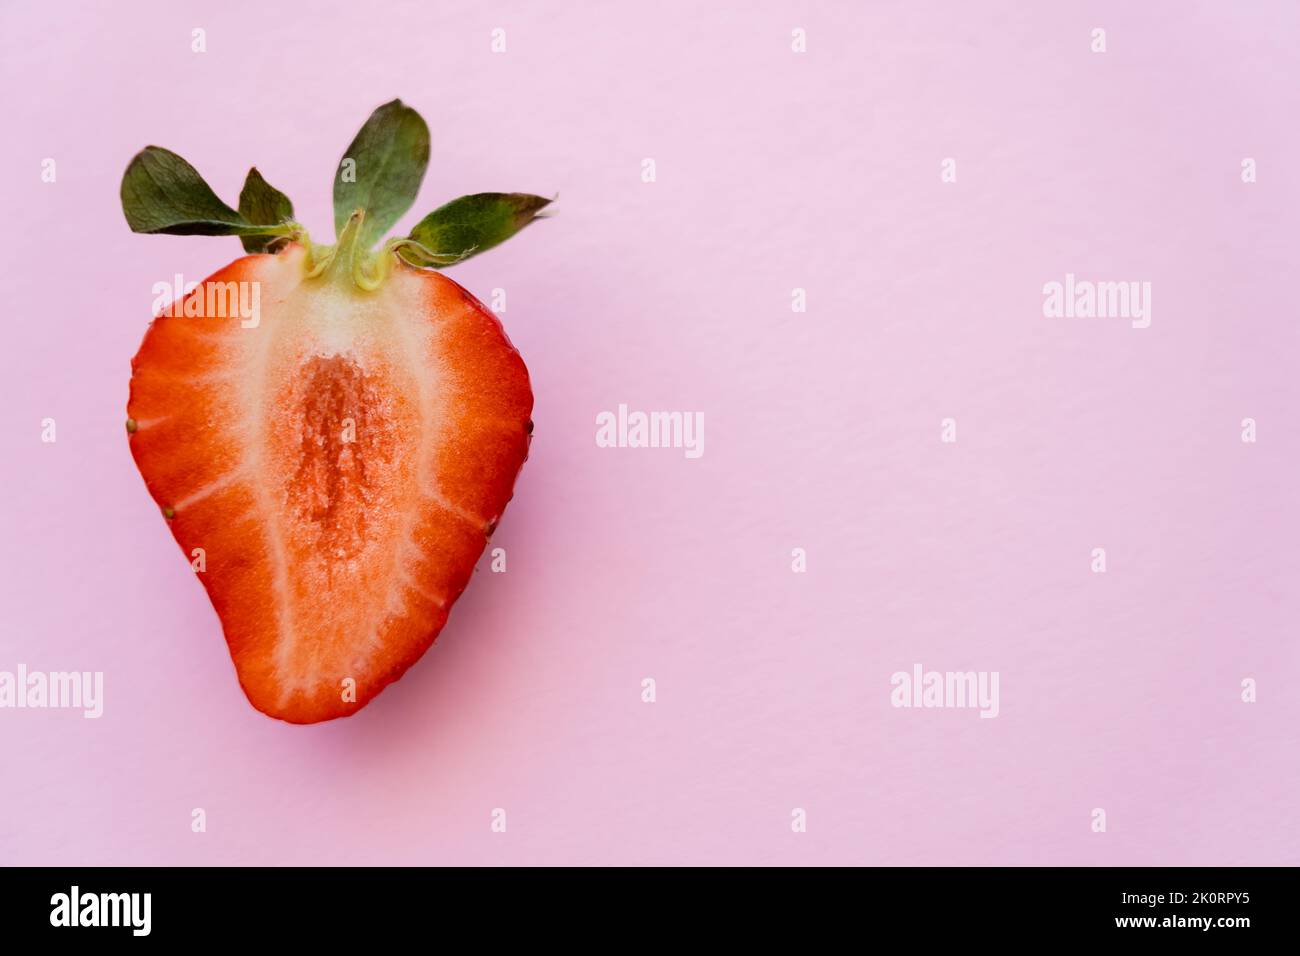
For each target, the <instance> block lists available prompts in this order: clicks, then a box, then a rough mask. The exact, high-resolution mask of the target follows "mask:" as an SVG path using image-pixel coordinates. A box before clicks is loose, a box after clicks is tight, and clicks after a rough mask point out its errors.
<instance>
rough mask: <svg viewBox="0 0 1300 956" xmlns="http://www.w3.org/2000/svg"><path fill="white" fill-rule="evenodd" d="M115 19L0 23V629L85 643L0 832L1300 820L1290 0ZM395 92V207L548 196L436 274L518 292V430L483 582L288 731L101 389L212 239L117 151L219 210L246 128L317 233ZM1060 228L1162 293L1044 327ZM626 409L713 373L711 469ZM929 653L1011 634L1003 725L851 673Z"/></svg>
mask: <svg viewBox="0 0 1300 956" xmlns="http://www.w3.org/2000/svg"><path fill="white" fill-rule="evenodd" d="M125 9H126V8H125V7H123V6H119V5H91V4H80V5H79V4H69V3H58V2H52V3H43V4H36V3H27V4H15V3H6V4H5V5H4V7H3V10H2V12H0V88H3V90H4V94H3V95H4V113H5V137H4V138H5V147H4V149H3V150H0V173H2V175H3V181H4V183H5V184H6V189H5V206H6V216H5V220H6V221H5V229H4V230H3V237H2V238H0V245H2V246H3V249H2V251H3V257H4V262H5V266H4V270H3V278H2V279H0V281H2V282H3V292H4V302H5V306H6V313H7V321H6V323H5V333H4V334H5V346H6V347H5V348H4V349H3V351H0V363H3V374H0V390H2V398H3V401H2V402H0V416H3V419H2V424H3V428H4V434H5V435H6V436H8V440H7V441H6V442H5V443H4V444H3V446H2V447H3V452H0V454H3V459H4V473H5V476H6V481H5V489H4V494H3V496H2V497H0V522H2V527H0V530H2V532H3V546H4V554H3V567H2V568H0V598H2V601H3V611H4V614H3V628H2V629H0V669H6V670H12V669H14V668H15V667H16V665H17V664H18V663H20V662H22V663H25V664H26V665H27V666H28V667H29V668H32V669H40V670H46V671H51V670H65V669H72V670H102V671H104V672H105V685H106V686H105V713H104V716H103V717H102V718H101V719H100V720H98V721H93V720H85V719H83V718H82V717H81V716H80V714H79V713H72V712H63V711H14V710H4V711H0V766H2V767H3V771H2V773H3V777H2V780H0V860H2V861H3V862H10V863H76V864H108V863H130V864H137V863H138V864H143V863H196V864H198V863H218V864H234V863H252V864H280V863H321V864H379V863H403V864H416V863H471V864H491V863H510V864H523V863H706V862H713V863H737V864H755V863H792V864H803V863H864V864H866V863H870V864H934V863H953V864H975V863H983V864H1032V863H1047V864H1058V863H1060V864H1063V863H1077V864H1106V863H1122V864H1265V863H1272V864H1281V863H1291V864H1294V863H1297V862H1300V828H1298V826H1297V823H1296V815H1295V806H1296V796H1297V794H1296V789H1297V784H1298V783H1300V770H1298V766H1297V761H1298V759H1300V746H1298V744H1300V733H1298V731H1297V728H1298V727H1300V723H1298V719H1300V703H1297V693H1296V688H1297V686H1298V685H1300V656H1298V655H1297V650H1296V617H1297V610H1300V597H1298V596H1297V595H1298V593H1300V592H1298V591H1297V587H1296V581H1297V575H1298V574H1300V553H1298V551H1297V538H1296V531H1297V519H1300V507H1298V506H1297V504H1296V473H1297V464H1298V462H1300V428H1298V427H1297V409H1298V408H1300V376H1297V350H1298V349H1300V332H1297V328H1298V325H1297V315H1296V301H1295V296H1294V295H1293V292H1294V277H1295V274H1296V270H1295V261H1296V247H1297V233H1296V212H1297V202H1298V200H1300V185H1298V180H1297V177H1296V170H1297V168H1298V167H1297V164H1298V163H1300V155H1297V150H1298V149H1300V126H1297V123H1296V117H1297V116H1300V83H1298V82H1297V81H1298V80H1300V75H1298V73H1300V67H1298V66H1297V63H1296V59H1295V55H1294V53H1295V51H1294V43H1295V37H1296V35H1297V30H1298V28H1300V23H1298V22H1297V20H1298V19H1300V14H1298V13H1297V8H1296V7H1295V5H1294V4H1290V3H1258V4H1249V5H1247V4H1238V3H1228V2H1224V3H1215V4H1209V3H1202V4H1192V3H1183V2H1168V3H1144V4H1140V5H1138V4H1130V3H1094V2H1089V3H1073V4H1050V5H1049V4H1027V3H1004V4H978V5H977V4H967V3H956V2H953V3H942V4H941V3H906V4H905V3H889V4H850V3H847V2H845V3H839V4H820V3H819V4H814V3H806V2H805V3H800V2H784V3H749V2H746V3H740V2H718V3H712V4H694V3H682V2H666V0H659V2H655V3H652V4H636V5H632V4H628V5H621V6H620V9H617V10H616V9H615V8H614V6H613V5H612V4H596V3H587V4H576V3H575V4H557V3H546V4H542V3H535V2H518V3H493V4H474V5H470V4H454V5H453V4H443V3H427V2H390V3H386V4H383V5H369V6H368V7H367V5H366V4H359V3H354V2H348V3H339V4H328V3H318V4H313V5H312V6H311V9H310V10H308V9H307V8H305V7H301V6H290V5H278V4H277V5H271V4H264V3H221V4H211V5H207V6H206V7H205V6H198V5H189V4H185V3H176V2H170V0H169V2H153V3H139V4H132V5H130V9H131V11H132V12H131V13H129V14H127V13H125V12H119V11H123V10H125ZM498 26H499V27H503V28H504V29H505V30H506V31H507V39H508V52H507V53H506V54H504V55H493V54H492V53H491V52H490V49H489V43H490V31H491V30H492V28H493V27H498ZM194 27H203V28H205V29H206V30H207V42H208V52H207V53H206V54H202V55H196V54H193V53H191V51H190V31H191V29H192V28H194ZM794 27H803V28H805V29H806V30H807V31H808V52H807V53H806V54H805V55H795V54H793V53H792V52H791V50H790V32H791V30H792V28H794ZM1093 27H1104V28H1105V29H1106V31H1107V40H1108V47H1109V50H1108V52H1107V53H1105V54H1104V55H1096V54H1093V53H1091V52H1090V51H1089V41H1090V31H1091V29H1092V28H1093ZM394 96H400V97H401V98H403V99H404V100H405V101H406V102H408V103H410V104H411V105H413V106H415V107H416V108H417V109H419V110H420V111H421V112H422V113H423V115H424V116H425V117H426V119H428V121H429V124H430V126H431V127H432V129H433V143H434V146H433V162H432V165H431V168H430V174H429V176H428V177H427V179H426V182H425V187H424V190H423V192H422V194H421V198H420V200H419V202H418V203H417V205H416V207H415V208H414V209H413V210H412V211H411V213H410V214H409V215H408V216H407V217H406V218H405V219H404V220H403V222H402V223H401V225H402V226H404V227H408V226H409V225H411V224H413V223H414V222H415V221H416V219H417V218H418V217H419V216H421V215H423V214H424V213H425V212H427V211H428V210H430V209H432V208H433V207H434V206H436V205H438V204H440V203H441V202H443V201H445V200H446V199H449V198H451V197H454V196H457V195H460V194H462V193H468V192H477V191H484V190H521V191H531V192H539V193H547V194H549V193H552V192H558V193H559V194H560V201H559V203H558V204H557V208H558V214H557V215H556V216H555V217H554V218H553V219H551V220H550V221H549V222H545V223H542V224H539V225H537V226H534V227H532V228H530V229H529V230H528V231H526V232H525V233H524V234H523V235H521V236H520V237H518V238H516V239H515V240H513V241H511V242H510V243H509V244H508V245H507V246H505V247H503V248H501V249H499V250H496V251H494V252H492V253H490V254H488V255H485V256H483V257H481V258H479V259H475V260H474V261H473V262H471V263H468V264H465V265H463V266H460V267H458V268H456V269H454V270H452V271H451V273H450V274H451V275H452V276H453V277H454V278H456V279H457V280H458V281H460V282H461V283H463V284H464V285H466V286H467V287H468V288H469V289H470V290H471V291H473V292H475V293H476V294H478V295H479V296H480V297H481V298H484V299H485V300H486V299H487V298H488V297H489V295H490V293H491V290H492V289H493V288H494V287H497V286H501V287H504V288H506V289H507V290H508V297H509V298H508V311H507V313H506V314H505V315H504V316H503V317H502V318H503V320H504V323H505V325H506V328H507V330H508V332H509V334H510V336H511V337H512V339H513V341H514V343H515V345H516V346H518V348H519V349H520V351H521V352H522V353H523V355H524V357H525V359H526V360H527V362H528V365H529V368H530V370H531V373H532V376H533V382H534V387H535V390H536V395H537V409H536V414H535V418H536V422H537V433H536V438H535V441H534V443H533V454H532V457H531V459H530V460H529V462H528V464H527V466H526V467H525V468H524V471H523V475H522V478H521V481H520V484H519V486H518V489H517V494H516V498H515V501H514V503H513V504H512V505H511V507H510V509H509V511H508V512H507V514H506V516H505V519H504V521H503V523H502V526H501V528H500V530H499V532H498V533H497V536H496V538H495V539H494V544H497V545H500V546H504V547H505V548H506V549H507V551H508V554H509V571H508V573H506V574H492V573H490V572H489V571H488V568H487V562H486V560H485V561H484V562H482V563H481V565H480V571H479V573H478V574H477V575H476V577H475V581H474V583H473V584H472V585H471V586H470V589H469V591H468V592H467V593H466V595H465V597H464V598H463V599H462V600H461V602H460V603H459V604H458V605H457V608H456V610H455V612H454V613H453V614H452V618H451V623H450V624H449V626H448V628H447V630H446V631H444V633H443V636H442V638H441V639H440V640H439V642H438V644H437V645H436V646H435V649H434V650H432V651H430V652H429V654H428V655H427V656H426V658H425V659H424V660H423V661H421V662H420V663H419V664H418V665H417V666H416V667H415V668H414V669H413V670H412V671H411V672H410V673H409V674H408V675H407V676H406V677H405V678H404V679H403V680H402V681H401V682H400V683H398V684H396V685H394V686H393V687H391V688H390V689H389V690H387V691H386V692H385V693H384V694H382V695H381V696H380V697H379V699H377V700H376V701H375V702H374V703H373V704H372V705H370V706H369V707H368V708H366V709H365V710H364V711H362V712H361V713H360V714H358V715H357V716H356V717H353V718H351V719H348V720H344V721H338V722H334V723H331V724H326V725H319V726H314V727H293V726H288V725H284V724H281V723H278V722H275V721H272V720H270V719H268V718H266V717H263V716H261V715H260V714H258V713H256V712H255V711H254V710H253V709H252V708H251V707H250V706H249V705H248V704H247V702H246V701H245V700H244V697H243V695H242V693H241V692H240V690H239V688H238V686H237V684H236V682H235V679H234V673H233V668H232V667H231V664H230V660H229V657H228V655H227V652H226V648H225V644H224V642H223V640H222V638H221V632H220V629H219V625H218V621H217V619H216V616H215V614H214V613H213V611H212V609H211V607H210V605H209V604H208V601H207V598H206V597H205V596H204V593H203V591H202V589H201V588H200V587H199V585H198V584H197V583H196V582H195V581H194V580H193V574H192V572H191V571H190V569H189V567H188V565H187V563H186V561H185V560H184V558H183V556H182V555H181V554H180V553H179V552H178V550H177V547H176V545H175V544H174V542H173V541H172V539H171V536H170V535H169V534H168V533H167V530H166V528H165V527H164V524H163V521H162V519H161V518H160V517H159V516H158V514H157V511H156V509H155V508H154V506H153V504H152V503H151V501H150V499H149V497H148V495H147V494H146V492H145V489H144V486H143V483H142V482H141V480H140V478H139V476H138V475H137V473H136V471H135V468H134V465H133V463H132V461H131V458H130V455H129V453H128V449H127V443H126V437H125V434H124V433H123V428H122V422H123V418H124V408H125V403H126V392H127V381H128V375H129V366H128V362H129V359H130V357H131V356H132V355H133V354H134V352H135V350H136V348H137V346H138V344H139V341H140V338H141V336H142V335H143V333H144V330H145V326H146V323H147V321H148V319H149V315H150V304H151V301H152V298H153V295H152V286H153V284H154V283H155V282H158V281H168V280H170V278H171V276H172V274H173V273H175V272H181V273H183V274H185V275H186V277H187V278H190V279H194V280H198V279H201V278H203V277H204V276H206V275H207V274H209V273H211V272H213V271H215V269H217V268H218V267H220V266H222V265H224V264H225V263H226V262H228V261H229V260H231V259H233V258H234V257H235V256H236V255H237V254H238V244H237V242H236V241H235V240H234V239H221V238H193V239H186V238H170V237H142V236H135V235H132V234H131V233H129V232H128V231H127V228H126V226H125V224H124V222H123V220H122V216H121V212H120V209H119V205H118V193H117V191H118V182H119V178H120V176H121V172H122V170H123V168H124V167H125V164H126V162H127V160H128V159H129V158H130V156H131V155H132V154H133V153H134V152H135V151H136V150H137V149H139V148H140V147H141V146H143V145H145V144H147V143H157V144H159V145H164V146H167V147H169V148H171V149H174V150H176V151H178V152H180V153H181V154H182V155H184V156H186V157H187V158H188V159H189V160H191V161H192V162H193V163H194V164H195V165H196V166H198V167H199V169H200V170H201V171H202V172H203V173H204V174H205V175H206V177H207V178H208V180H209V181H210V182H211V183H212V185H213V186H214V188H215V189H216V190H217V191H218V192H219V193H220V194H221V195H223V196H224V197H225V198H226V199H227V200H228V201H234V199H235V198H236V196H237V194H238V190H239V185H240V183H241V181H242V178H243V175H244V173H245V171H246V170H247V168H248V166H249V165H251V164H253V163H256V164H257V165H258V166H259V168H260V169H261V170H262V171H263V173H264V174H265V175H266V177H267V178H268V179H269V180H270V181H271V182H272V183H274V184H275V185H277V186H279V187H280V188H282V189H283V190H285V191H286V192H287V193H288V194H289V195H290V196H292V197H293V199H294V202H295V204H296V206H297V209H298V211H299V213H300V216H301V218H302V219H303V220H304V221H305V223H306V224H307V225H308V227H309V228H311V230H312V231H313V233H314V234H317V235H318V236H319V237H320V238H322V239H324V238H325V236H326V234H327V233H328V231H329V228H330V223H331V218H330V207H329V196H330V183H331V177H332V174H333V169H334V164H335V163H336V161H337V160H338V158H339V156H340V155H341V153H342V151H343V148H344V147H345V146H346V144H347V143H348V141H349V139H350V138H351V136H352V135H353V133H354V132H355V130H356V128H357V127H358V126H359V125H360V123H361V122H362V120H363V119H364V118H365V116H366V115H367V114H368V113H369V111H370V110H371V109H372V108H374V107H375V106H377V105H378V104H379V103H381V102H384V101H386V100H388V99H390V98H392V97H394ZM949 156H951V157H953V158H955V159H956V160H957V164H958V181H957V182H956V183H955V184H947V185H945V184H943V183H941V182H940V179H939V163H940V161H941V160H942V159H943V158H944V157H949ZM1248 156H1249V157H1254V158H1255V159H1256V160H1257V162H1258V168H1259V182H1258V183H1256V184H1253V185H1245V184H1243V183H1242V182H1241V180H1240V175H1239V170H1240V163H1241V160H1242V158H1243V157H1248ZM46 157H52V158H54V159H56V161H57V163H58V181H57V182H56V183H54V184H46V183H42V182H41V181H40V163H41V160H42V159H44V158H46ZM645 157H652V158H654V159H655V160H656V163H657V168H658V181H657V182H655V183H653V184H645V183H642V182H641V178H640V169H641V166H640V164H641V160H642V159H643V158H645ZM1067 272H1074V273H1076V274H1077V275H1079V276H1080V277H1081V278H1090V279H1116V280H1139V281H1140V280H1146V281H1150V282H1152V283H1153V305H1154V314H1153V323H1152V326H1151V328H1149V329H1146V330H1136V329H1133V328H1131V327H1130V326H1129V323H1128V322H1127V321H1125V320H1122V319H1108V320H1102V319H1095V320H1086V319H1048V318H1044V316H1043V314H1042V294H1041V289H1042V286H1043V284H1044V283H1045V282H1049V281H1053V280H1057V281H1059V280H1062V279H1063V278H1064V275H1065V273H1067ZM796 286H797V287H803V288H806V289H807V295H808V311H807V312H806V313H804V314H796V313H793V312H792V311H791V308H790V296H791V289H792V288H794V287H796ZM620 402H626V403H628V404H629V405H630V406H631V407H633V408H636V409H645V410H653V409H672V410H689V411H702V412H703V413H704V416H705V454H704V457H703V458H701V459H699V460H697V461H688V460H686V459H685V458H684V457H683V455H682V454H681V452H679V451H671V450H663V451H651V450H625V449H600V448H597V447H596V445H595V441H594V435H595V425H594V422H595V415H596V414H597V413H598V412H600V411H602V410H606V409H614V408H616V407H617V405H618V404H619V403H620ZM47 416H48V417H53V418H55V419H56V420H57V423H58V441H57V443H56V444H53V445H50V444H42V443H41V441H40V422H41V419H42V418H45V417H47ZM1248 416H1249V417H1253V418H1255V419H1257V421H1258V422H1259V441H1258V443H1257V444H1255V445H1248V444H1243V443H1242V442H1241V440H1240V422H1241V419H1242V418H1244V417H1248ZM945 417H953V418H955V419H956V420H957V422H958V435H959V441H958V442H957V444H955V445H944V444H941V443H940V442H939V440H938V439H939V422H940V420H941V419H942V418H945ZM795 547H803V548H805V549H807V552H808V572H807V573H806V574H803V575H798V574H793V573H791V570H790V552H791V549H792V548H795ZM1094 547H1105V548H1106V549H1107V554H1108V560H1109V566H1110V570H1109V572H1108V573H1107V574H1105V575H1095V574H1092V573H1091V572H1090V570H1089V561H1090V552H1091V550H1092V549H1093V548H1094ZM917 662H919V663H921V664H923V665H924V666H925V667H926V668H929V669H938V670H966V669H973V670H996V671H998V672H1000V674H1001V716H999V717H998V718H997V719H996V720H981V719H979V718H978V716H977V715H976V713H975V712H974V711H969V710H946V711H938V710H932V711H916V710H897V709H894V708H892V707H891V706H890V705H889V690H890V687H889V678H890V675H891V674H892V673H893V672H894V671H896V670H908V669H910V668H911V666H912V664H913V663H917ZM644 677H653V678H655V680H656V681H657V683H658V702H657V703H655V704H653V705H648V704H643V703H642V702H641V698H640V682H641V680H642V678H644ZM1245 677H1253V678H1255V679H1256V680H1257V681H1258V683H1259V702H1258V703H1256V704H1254V705H1247V704H1244V703H1242V702H1241V701H1240V700H1239V694H1240V689H1239V685H1240V681H1241V680H1242V679H1243V678H1245ZM194 807H202V808H204V809H205V810H206V812H207V817H208V832H206V833H202V834H195V833H192V832H191V830H190V811H191V809H192V808H194ZM495 807H502V808H505V809H506V811H507V814H508V830H507V832H506V833H504V834H494V833H492V832H491V830H490V815H491V813H492V810H493V808H495ZM795 807H802V808H804V809H806V810H807V813H808V832H807V833H804V834H796V833H793V832H791V827H790V813H791V810H792V808H795ZM1094 807H1102V808H1105V810H1106V811H1107V814H1108V824H1109V829H1108V832H1106V833H1104V834H1095V833H1093V832H1091V829H1090V816H1089V814H1090V812H1091V810H1092V808H1094Z"/></svg>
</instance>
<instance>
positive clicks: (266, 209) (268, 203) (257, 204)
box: [239, 166, 293, 252]
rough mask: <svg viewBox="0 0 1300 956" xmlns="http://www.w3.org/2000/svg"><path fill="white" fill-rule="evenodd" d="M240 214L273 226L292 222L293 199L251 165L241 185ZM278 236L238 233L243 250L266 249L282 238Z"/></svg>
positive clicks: (256, 221)
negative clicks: (242, 185) (243, 234)
mask: <svg viewBox="0 0 1300 956" xmlns="http://www.w3.org/2000/svg"><path fill="white" fill-rule="evenodd" d="M239 214H240V215H241V216H243V217H244V218H245V219H247V220H248V221H249V222H251V223H254V224H257V225H267V226H275V225H280V224H282V223H289V222H293V203H292V202H291V201H290V199H289V197H288V196H286V195H285V194H284V193H282V192H280V190H278V189H276V188H275V187H274V186H272V185H271V184H270V183H268V182H267V181H266V180H265V179H263V178H262V174H261V173H259V172H258V171H257V167H256V166H254V167H253V168H252V169H250V170H249V171H248V176H247V178H245V180H244V188H243V189H242V190H240V193H239ZM281 239H282V237H280V236H240V237H239V241H240V242H241V243H243V246H244V251H245V252H269V251H270V250H271V246H273V245H274V244H275V243H277V242H279V241H281Z"/></svg>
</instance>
